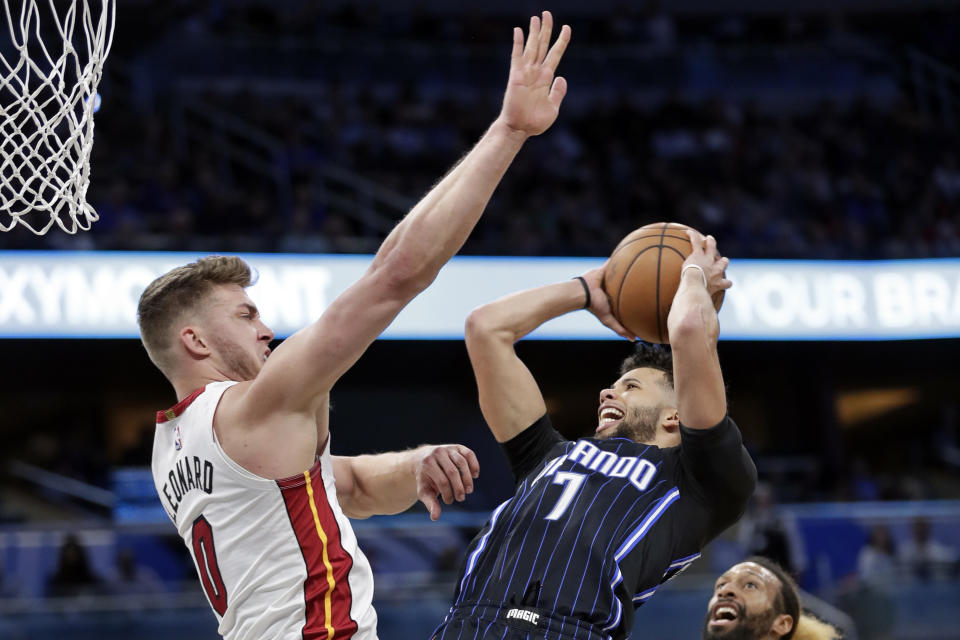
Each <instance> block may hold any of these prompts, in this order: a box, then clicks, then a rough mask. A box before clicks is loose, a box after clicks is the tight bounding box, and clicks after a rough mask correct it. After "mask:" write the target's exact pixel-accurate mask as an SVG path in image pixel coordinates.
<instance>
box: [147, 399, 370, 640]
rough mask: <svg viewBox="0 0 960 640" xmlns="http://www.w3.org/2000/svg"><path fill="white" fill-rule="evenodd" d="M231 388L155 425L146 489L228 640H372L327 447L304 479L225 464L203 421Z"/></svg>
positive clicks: (366, 580) (366, 588)
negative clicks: (153, 492) (175, 534)
mask: <svg viewBox="0 0 960 640" xmlns="http://www.w3.org/2000/svg"><path fill="white" fill-rule="evenodd" d="M234 384H236V383H235V382H216V383H212V384H208V385H207V386H206V387H204V388H203V389H199V390H197V391H195V392H193V393H192V394H190V396H188V397H186V398H184V399H183V400H182V401H180V402H179V403H178V404H177V405H176V406H174V407H172V408H170V409H167V410H166V411H160V412H158V413H157V432H156V436H155V437H154V441H153V465H152V466H153V481H154V483H155V484H156V487H157V492H158V493H159V495H160V502H162V503H163V508H164V509H165V510H166V512H167V515H169V516H170V519H171V520H173V523H174V525H176V527H177V530H178V531H179V532H180V536H181V537H182V538H183V541H184V543H186V545H187V549H188V550H189V551H190V554H191V555H192V556H193V561H194V565H195V566H196V568H197V573H198V575H199V576H200V582H201V583H202V585H203V590H204V591H205V592H206V594H207V598H208V599H209V600H210V606H212V607H213V610H214V612H216V614H217V619H218V620H219V622H220V628H219V631H220V634H221V635H222V636H223V637H224V638H226V640H263V639H266V638H271V639H276V640H288V639H289V640H293V639H295V638H296V639H297V640H309V639H313V638H324V639H326V640H345V639H346V638H353V639H355V640H376V637H377V615H376V613H375V612H374V610H373V605H372V600H373V573H372V572H371V570H370V563H369V562H368V561H367V558H366V557H365V556H364V555H363V553H362V552H361V551H360V549H359V547H358V546H357V537H356V535H354V533H353V529H352V528H351V527H350V522H349V521H348V520H347V518H346V517H345V516H344V515H343V512H342V511H341V510H340V504H339V503H338V502H337V492H336V487H335V485H334V479H333V467H332V464H331V462H332V460H331V457H330V439H329V438H327V444H326V446H325V447H324V449H323V454H322V455H321V456H320V457H319V458H318V459H317V462H316V464H314V465H313V468H311V469H310V470H309V471H304V472H303V473H301V474H299V475H296V476H292V477H290V478H284V479H282V480H268V479H266V478H262V477H260V476H257V475H255V474H253V473H250V472H249V471H247V470H246V469H244V468H243V467H241V466H240V465H239V464H237V463H236V462H234V461H233V460H231V459H230V458H229V457H228V456H227V454H226V453H224V451H223V449H222V448H221V447H220V443H219V442H218V441H217V437H216V434H215V433H214V430H213V414H214V411H215V410H216V408H217V404H218V403H219V402H220V397H221V396H222V395H223V392H224V391H226V390H227V389H228V388H229V387H230V386H232V385H234Z"/></svg>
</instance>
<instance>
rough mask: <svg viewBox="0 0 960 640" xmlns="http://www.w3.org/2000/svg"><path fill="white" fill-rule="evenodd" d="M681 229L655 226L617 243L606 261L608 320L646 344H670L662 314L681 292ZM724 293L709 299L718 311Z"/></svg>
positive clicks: (685, 244) (684, 250)
mask: <svg viewBox="0 0 960 640" xmlns="http://www.w3.org/2000/svg"><path fill="white" fill-rule="evenodd" d="M689 228H690V227H688V226H687V225H685V224H679V223H676V222H656V223H654V224H648V225H645V226H643V227H640V228H639V229H637V230H636V231H633V232H632V233H630V234H629V235H628V236H627V237H625V238H624V239H623V240H621V241H620V244H618V245H617V248H616V249H614V250H613V253H612V254H611V255H610V261H609V262H607V268H606V271H605V272H604V277H603V288H604V291H606V292H607V296H608V297H609V298H610V307H611V308H612V309H613V315H614V316H616V318H617V320H619V321H620V324H622V325H623V326H624V327H626V328H627V330H628V331H630V332H631V333H633V334H634V335H635V336H637V337H638V338H640V339H641V340H644V341H645V342H659V343H665V342H670V336H669V335H668V333H667V314H668V313H669V312H670V305H671V304H673V296H674V294H676V292H677V287H679V286H680V268H681V266H682V265H683V261H684V260H686V259H687V256H688V255H690V250H691V247H690V239H689V238H688V237H687V229H689ZM722 304H723V291H719V292H717V293H716V294H715V295H714V296H713V305H714V306H715V307H716V308H717V311H719V310H720V305H722Z"/></svg>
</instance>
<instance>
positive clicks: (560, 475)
mask: <svg viewBox="0 0 960 640" xmlns="http://www.w3.org/2000/svg"><path fill="white" fill-rule="evenodd" d="M584 478H586V476H585V475H584V474H582V473H574V472H573V471H559V472H557V474H556V475H555V476H553V484H562V485H564V487H563V492H562V493H561V494H560V498H559V499H558V500H557V504H555V505H554V506H553V509H552V510H551V511H550V513H548V514H547V515H545V516H544V518H546V519H547V520H557V519H559V518H560V516H562V515H563V514H564V513H565V512H566V511H567V509H568V508H569V507H570V503H571V502H573V498H574V496H576V495H577V492H578V491H580V486H581V485H582V484H583V480H584Z"/></svg>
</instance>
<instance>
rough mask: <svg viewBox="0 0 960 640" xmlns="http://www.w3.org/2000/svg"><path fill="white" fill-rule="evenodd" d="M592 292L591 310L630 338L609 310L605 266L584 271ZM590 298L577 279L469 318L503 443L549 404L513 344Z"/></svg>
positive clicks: (482, 383) (476, 361)
mask: <svg viewBox="0 0 960 640" xmlns="http://www.w3.org/2000/svg"><path fill="white" fill-rule="evenodd" d="M583 278H584V282H585V283H586V284H587V287H588V290H589V291H590V300H591V304H590V311H591V312H592V313H593V314H594V315H596V316H597V317H598V318H600V320H601V321H603V322H604V324H606V325H607V326H609V327H610V328H611V329H613V330H614V331H616V332H617V333H619V334H620V335H622V336H624V337H630V336H628V334H627V332H626V330H625V329H624V328H623V327H621V326H620V325H619V324H618V323H617V321H616V320H614V319H613V315H612V314H611V313H610V305H609V302H608V301H607V298H606V295H605V294H604V293H603V289H602V288H601V282H602V279H603V268H602V267H601V268H598V269H592V270H591V271H588V272H587V273H585V274H584V275H583ZM585 301H586V294H585V292H584V289H583V285H581V283H580V282H578V281H577V280H567V281H565V282H559V283H557V284H551V285H546V286H543V287H537V288H535V289H528V290H526V291H520V292H519V293H514V294H511V295H509V296H506V297H504V298H500V299H499V300H495V301H494V302H491V303H488V304H485V305H483V306H481V307H477V308H476V309H474V310H473V311H472V312H471V313H470V315H469V316H468V317H467V325H466V341H467V352H468V353H469V354H470V363H471V365H472V366H473V373H474V376H475V377H476V379H477V390H478V391H479V396H480V410H481V411H482V412H483V417H484V419H486V421H487V425H488V426H489V427H490V430H491V431H492V432H493V435H494V437H495V438H496V439H497V441H498V442H506V441H507V440H510V439H511V438H513V437H514V436H516V435H517V434H519V433H520V432H521V431H523V430H524V429H526V428H527V427H529V426H530V425H532V424H533V423H534V422H535V421H536V420H537V419H539V418H540V417H541V416H543V415H544V414H545V413H546V411H547V408H546V405H545V404H544V401H543V395H542V394H541V392H540V387H539V386H537V382H536V380H535V379H534V378H533V374H532V373H530V370H529V369H528V368H527V366H526V365H525V364H524V363H523V361H522V360H520V358H518V357H517V354H516V351H515V350H514V343H516V342H517V341H518V340H520V339H521V338H522V337H524V336H525V335H527V334H528V333H530V332H531V331H533V330H534V329H536V328H537V327H539V326H540V325H542V324H543V323H545V322H547V321H548V320H551V319H553V318H556V317H558V316H562V315H564V314H565V313H569V312H571V311H575V310H577V309H582V308H583V307H584V304H585Z"/></svg>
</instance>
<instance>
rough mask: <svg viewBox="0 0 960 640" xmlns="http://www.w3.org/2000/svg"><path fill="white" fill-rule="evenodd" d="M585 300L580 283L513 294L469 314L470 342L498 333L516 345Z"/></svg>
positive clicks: (574, 282)
mask: <svg viewBox="0 0 960 640" xmlns="http://www.w3.org/2000/svg"><path fill="white" fill-rule="evenodd" d="M584 301H585V294H584V292H583V286H582V285H581V284H580V282H579V281H577V280H568V281H566V282H558V283H556V284H549V285H546V286H543V287H537V288H535V289H527V290H526V291H520V292H518V293H512V294H510V295H508V296H505V297H503V298H500V299H499V300H494V301H493V302H490V303H487V304H485V305H483V306H481V307H477V308H476V309H474V310H473V311H472V312H471V313H470V315H469V316H468V317H467V326H466V335H467V340H470V339H471V338H475V337H481V336H482V335H491V334H498V335H499V336H501V337H503V338H504V339H505V340H509V341H510V342H511V343H512V342H516V341H517V340H520V339H521V338H523V337H524V336H525V335H527V334H528V333H530V332H531V331H533V330H534V329H536V328H537V327H539V326H540V325H542V324H544V323H545V322H547V321H549V320H552V319H553V318H557V317H559V316H562V315H564V314H566V313H570V312H571V311H576V310H577V309H582V308H583V304H584Z"/></svg>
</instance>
